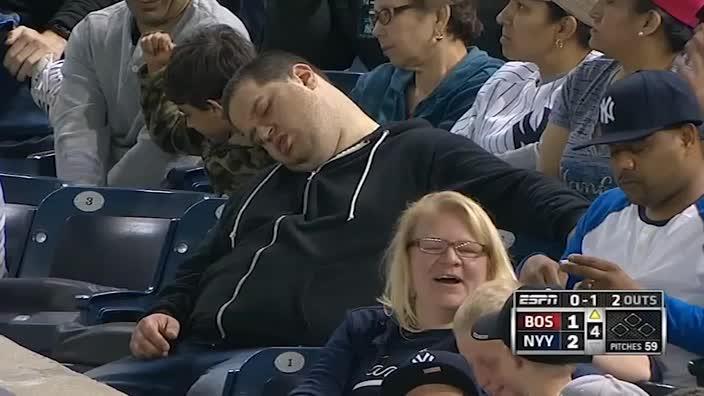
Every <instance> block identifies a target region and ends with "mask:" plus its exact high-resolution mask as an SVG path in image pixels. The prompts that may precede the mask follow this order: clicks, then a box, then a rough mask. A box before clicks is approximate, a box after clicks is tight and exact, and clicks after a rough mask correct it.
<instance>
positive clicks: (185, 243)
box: [81, 198, 227, 324]
mask: <svg viewBox="0 0 704 396" xmlns="http://www.w3.org/2000/svg"><path fill="white" fill-rule="evenodd" d="M226 202H227V200H225V199H222V198H206V199H204V200H203V201H200V202H198V203H195V204H194V205H193V206H191V207H190V208H189V209H188V210H187V211H186V213H184V215H183V216H182V217H181V220H180V221H179V222H178V224H177V225H176V231H175V233H174V237H173V239H172V241H173V242H172V243H171V244H170V246H169V249H168V252H166V261H165V263H164V265H163V266H162V270H161V271H160V272H159V273H158V274H157V276H156V278H155V280H154V283H153V285H152V288H150V290H149V292H148V293H135V292H128V291H116V292H110V293H102V294H99V295H94V296H92V297H91V298H89V299H87V300H86V301H84V302H83V304H82V308H81V311H82V317H81V322H82V323H85V324H98V323H107V322H113V321H129V320H136V319H138V318H139V317H141V316H142V314H143V313H144V312H145V311H146V310H147V309H148V307H149V306H151V305H152V303H153V301H154V299H155V298H156V293H157V292H158V291H159V290H160V289H161V288H162V287H163V286H164V284H167V283H169V282H171V281H172V280H173V279H174V277H175V276H176V272H177V271H178V268H179V267H180V266H181V264H182V263H183V262H184V261H185V260H187V259H189V258H190V257H191V256H192V255H193V254H194V252H195V251H196V249H197V248H198V246H199V245H200V244H201V243H202V241H203V239H204V238H205V236H206V234H207V233H208V231H209V230H210V229H211V228H212V227H213V226H214V225H215V222H216V221H217V219H218V218H219V217H220V214H221V213H222V210H223V208H224V205H225V203H226Z"/></svg>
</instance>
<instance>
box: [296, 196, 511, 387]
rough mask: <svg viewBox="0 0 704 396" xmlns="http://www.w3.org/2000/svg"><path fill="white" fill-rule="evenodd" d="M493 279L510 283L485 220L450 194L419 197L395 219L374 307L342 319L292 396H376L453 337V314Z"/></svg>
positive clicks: (497, 242) (470, 203)
mask: <svg viewBox="0 0 704 396" xmlns="http://www.w3.org/2000/svg"><path fill="white" fill-rule="evenodd" d="M493 279H515V277H514V273H513V268H512V266H511V263H510V261H509V258H508V255H507V253H506V250H505V249H504V246H503V244H502V242H501V238H500V237H499V233H498V231H497V229H496V227H494V224H493V223H492V222H491V220H490V219H489V216H488V215H487V214H486V212H484V210H483V209H482V208H481V207H480V206H479V205H478V204H477V203H476V202H474V201H472V200H471V199H469V198H467V197H465V196H463V195H461V194H459V193H456V192H440V193H433V194H429V195H426V196H425V197H423V198H422V199H421V200H420V201H418V202H416V203H415V204H413V205H412V206H411V207H410V208H409V209H407V210H406V211H405V212H404V213H403V215H402V216H401V219H400V221H399V224H398V228H397V231H396V234H395V236H394V238H393V240H392V241H391V245H390V246H389V250H388V254H387V272H386V289H385V291H384V295H383V296H382V297H381V298H380V299H379V301H380V303H381V305H380V306H377V307H368V308H360V309H356V310H353V311H351V312H349V313H348V314H347V317H346V319H345V321H344V322H343V323H342V324H341V325H340V327H338V329H337V330H336V331H335V333H334V334H333V335H332V336H331V338H330V340H329V341H328V343H327V345H326V346H325V348H324V349H323V352H322V355H321V357H320V360H319V361H318V363H317V364H316V366H315V367H313V369H312V370H311V373H310V375H309V377H308V378H307V379H306V380H305V381H304V383H303V384H302V385H301V386H299V387H298V388H297V389H296V390H294V391H293V392H292V393H291V395H296V396H301V395H321V396H322V395H325V396H334V395H345V396H362V395H364V396H368V395H378V394H379V392H380V385H381V383H382V381H383V379H384V378H385V377H386V376H387V375H389V374H390V373H392V372H393V371H395V370H396V369H397V368H398V366H399V365H400V364H402V363H405V362H407V361H409V360H410V359H411V358H412V357H413V355H415V354H416V353H417V352H418V351H420V350H422V349H425V348H428V347H430V346H433V345H435V344H442V343H444V342H445V341H446V340H447V339H448V338H451V337H452V330H451V328H452V320H453V317H454V315H455V312H456V311H457V309H458V308H459V306H460V305H461V304H462V302H463V301H464V300H465V299H466V298H467V296H468V295H469V294H470V293H471V292H472V291H473V290H474V289H476V288H477V287H478V286H479V285H481V284H483V283H484V282H486V281H489V280H493Z"/></svg>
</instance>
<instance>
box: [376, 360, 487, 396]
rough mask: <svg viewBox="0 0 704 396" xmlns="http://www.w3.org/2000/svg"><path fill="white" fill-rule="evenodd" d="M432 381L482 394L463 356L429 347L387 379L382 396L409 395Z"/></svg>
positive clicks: (468, 393)
mask: <svg viewBox="0 0 704 396" xmlns="http://www.w3.org/2000/svg"><path fill="white" fill-rule="evenodd" d="M431 384H438V385H450V386H454V387H455V388H457V389H459V390H460V391H462V393H463V394H464V395H465V396H477V395H479V394H480V392H479V388H478V386H477V385H476V382H475V381H474V375H473V374H472V369H471V368H470V366H469V364H468V363H467V361H466V360H465V359H464V357H462V355H460V354H457V353H452V352H446V351H428V350H425V351H420V352H418V353H417V354H416V355H415V356H413V358H412V359H411V361H410V362H408V363H405V364H404V365H402V366H400V367H399V368H398V369H396V370H395V371H394V372H392V373H391V374H389V375H388V376H387V377H386V378H384V382H382V384H381V396H405V395H406V394H407V393H408V392H410V391H412V390H413V389H415V388H417V387H419V386H423V385H431Z"/></svg>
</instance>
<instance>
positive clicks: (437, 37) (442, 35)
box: [435, 33, 445, 41]
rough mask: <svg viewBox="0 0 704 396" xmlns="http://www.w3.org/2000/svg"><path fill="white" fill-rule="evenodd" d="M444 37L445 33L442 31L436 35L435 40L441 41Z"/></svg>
mask: <svg viewBox="0 0 704 396" xmlns="http://www.w3.org/2000/svg"><path fill="white" fill-rule="evenodd" d="M444 38H445V35H444V34H442V33H440V34H437V35H435V40H437V41H440V40H442V39H444Z"/></svg>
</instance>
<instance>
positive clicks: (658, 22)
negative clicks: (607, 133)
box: [538, 0, 702, 200]
mask: <svg viewBox="0 0 704 396" xmlns="http://www.w3.org/2000/svg"><path fill="white" fill-rule="evenodd" d="M701 3H702V1H701V0H620V1H607V0H600V1H598V2H597V4H596V6H595V7H594V8H593V9H592V12H591V15H592V18H593V19H594V26H593V29H592V37H591V40H590V45H591V46H592V48H594V49H595V50H598V51H601V52H603V53H604V55H605V56H604V57H601V58H597V59H594V60H591V61H588V62H584V63H583V64H582V65H581V66H579V67H578V68H577V69H575V70H574V71H573V72H572V73H571V74H570V76H569V77H568V78H567V81H565V83H564V85H563V87H562V93H561V95H560V96H559V97H558V98H557V99H556V101H555V103H554V104H553V109H552V112H551V114H550V122H549V123H548V126H547V127H546V129H545V131H544V132H543V136H542V138H541V144H540V154H539V160H538V168H539V169H540V170H541V171H542V172H544V173H546V174H548V175H551V176H554V177H559V178H560V179H562V180H563V181H564V182H565V183H567V184H568V185H569V186H570V187H571V188H572V189H574V190H577V191H579V192H580V193H582V194H583V195H585V196H586V197H587V198H589V199H592V200H593V199H596V197H597V196H599V194H601V193H603V192H605V191H607V190H610V189H612V188H614V187H616V179H615V178H614V175H613V173H612V171H611V169H610V167H609V153H608V150H606V149H604V148H602V147H596V148H591V149H589V150H583V151H574V150H572V148H573V147H575V146H578V145H580V144H582V143H584V142H586V141H589V140H590V139H591V138H592V137H593V136H594V134H595V130H596V126H597V121H598V119H599V114H598V113H599V102H600V101H601V98H602V97H603V95H604V92H605V91H606V90H607V88H608V87H609V86H610V85H611V84H612V83H613V82H614V81H617V80H620V79H622V78H624V77H626V76H628V75H630V74H632V73H634V72H635V71H637V70H672V69H676V66H677V62H676V59H678V57H679V56H680V54H681V53H682V51H683V50H684V47H685V44H686V43H687V41H688V40H689V39H690V38H691V37H692V34H693V29H694V27H695V26H696V23H697V19H696V13H697V12H698V11H699V9H700V8H701V7H700V4H701Z"/></svg>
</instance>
